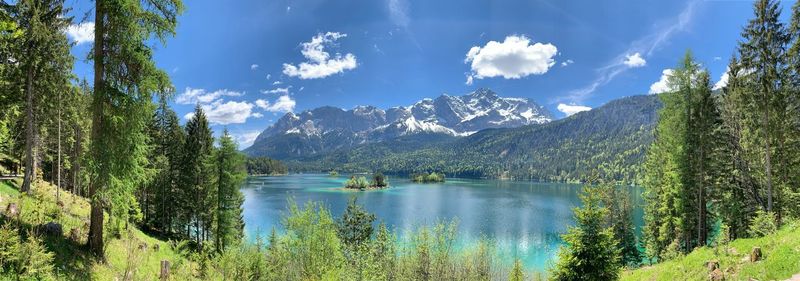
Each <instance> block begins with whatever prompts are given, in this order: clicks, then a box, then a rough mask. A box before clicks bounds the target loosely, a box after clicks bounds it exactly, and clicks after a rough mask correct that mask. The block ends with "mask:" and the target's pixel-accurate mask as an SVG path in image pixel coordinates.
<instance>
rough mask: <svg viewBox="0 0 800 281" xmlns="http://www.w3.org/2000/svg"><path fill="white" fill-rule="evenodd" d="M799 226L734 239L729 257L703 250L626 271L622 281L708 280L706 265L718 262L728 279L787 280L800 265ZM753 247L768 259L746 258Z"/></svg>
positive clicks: (789, 224)
mask: <svg viewBox="0 0 800 281" xmlns="http://www.w3.org/2000/svg"><path fill="white" fill-rule="evenodd" d="M799 226H800V225H798V223H797V222H787V223H785V224H784V226H783V227H782V228H781V229H780V230H778V231H777V232H776V233H773V234H771V235H768V236H764V237H760V238H740V239H736V240H732V241H731V242H730V244H729V246H728V250H729V254H725V253H719V252H717V251H715V250H714V249H712V248H710V247H702V248H698V249H696V250H694V251H693V252H691V253H689V254H687V255H685V256H680V257H676V258H674V259H670V260H667V261H664V262H662V263H659V264H655V265H653V266H648V267H642V268H638V269H635V270H630V271H625V272H623V273H622V275H621V276H620V277H621V278H620V279H621V280H623V281H627V280H657V281H662V280H663V281H670V280H697V281H700V280H708V273H709V272H708V267H706V262H708V261H712V260H716V261H719V265H720V270H721V271H722V272H724V273H725V280H748V279H755V280H787V279H790V278H791V277H792V276H793V275H795V274H797V264H798V263H800V255H798V249H800V227H799ZM753 247H760V248H761V251H762V253H763V256H764V257H765V258H764V259H763V260H761V261H759V262H750V260H749V259H743V257H746V255H748V254H749V253H750V252H751V251H752V250H753Z"/></svg>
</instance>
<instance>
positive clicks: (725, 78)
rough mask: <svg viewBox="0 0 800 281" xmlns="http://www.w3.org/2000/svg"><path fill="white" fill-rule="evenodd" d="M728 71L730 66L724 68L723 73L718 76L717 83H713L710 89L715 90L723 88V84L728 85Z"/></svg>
mask: <svg viewBox="0 0 800 281" xmlns="http://www.w3.org/2000/svg"><path fill="white" fill-rule="evenodd" d="M730 71H731V69H730V68H725V73H723V74H722V76H721V77H719V81H717V83H714V87H713V88H711V89H712V90H715V91H716V90H719V89H722V88H724V87H725V86H728V77H729V76H730V75H729V74H728V72H730Z"/></svg>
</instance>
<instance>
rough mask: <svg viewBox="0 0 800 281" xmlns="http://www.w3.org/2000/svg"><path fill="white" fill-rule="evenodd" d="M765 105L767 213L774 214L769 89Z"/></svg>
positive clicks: (765, 95)
mask: <svg viewBox="0 0 800 281" xmlns="http://www.w3.org/2000/svg"><path fill="white" fill-rule="evenodd" d="M765 88H767V87H765ZM764 103H765V106H764V114H763V120H762V121H761V122H762V126H764V128H763V130H764V146H765V148H766V151H764V158H765V163H764V166H765V168H766V172H767V175H766V176H767V212H772V159H771V156H772V151H771V150H770V142H771V141H770V126H769V93H768V91H767V89H764Z"/></svg>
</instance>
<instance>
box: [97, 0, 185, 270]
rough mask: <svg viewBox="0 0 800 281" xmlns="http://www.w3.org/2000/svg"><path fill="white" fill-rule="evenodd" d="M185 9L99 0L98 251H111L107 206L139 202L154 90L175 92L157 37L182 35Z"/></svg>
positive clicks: (172, 0) (116, 208)
mask: <svg viewBox="0 0 800 281" xmlns="http://www.w3.org/2000/svg"><path fill="white" fill-rule="evenodd" d="M182 10H183V5H182V4H181V1H180V0H149V1H141V0H96V1H95V7H94V20H95V24H94V27H95V29H94V48H93V50H92V55H93V57H92V60H93V62H94V87H93V89H94V95H93V99H92V131H91V145H92V146H91V147H92V149H91V151H92V163H93V165H92V167H91V168H92V171H91V172H92V182H91V183H90V187H89V197H90V199H91V215H90V226H89V239H88V244H89V248H90V249H91V251H92V253H94V255H95V256H101V257H102V256H103V247H104V242H103V211H104V209H106V208H110V209H111V210H112V214H113V215H117V216H118V217H120V218H126V217H127V213H128V211H129V210H130V209H131V208H133V206H132V203H134V202H133V201H132V200H131V199H130V198H131V197H132V196H133V189H134V188H135V187H136V186H137V185H138V184H139V183H140V182H142V176H143V175H144V169H143V166H144V165H145V163H146V161H147V159H146V152H147V150H146V148H147V147H146V145H147V135H146V134H145V127H146V126H147V123H148V121H149V120H150V118H151V117H152V110H153V106H152V96H153V95H155V94H165V93H169V92H171V91H172V90H171V89H170V87H171V83H170V82H169V77H168V76H167V74H166V73H165V72H164V71H162V70H160V69H158V68H157V67H156V65H155V63H154V62H153V58H152V57H153V50H152V48H151V44H150V43H151V42H150V40H151V39H153V38H155V39H158V40H160V41H161V42H162V43H164V41H165V40H166V38H167V36H169V35H172V34H174V33H175V27H176V24H177V16H178V15H179V14H180V13H181V12H182ZM106 202H108V204H107V203H106Z"/></svg>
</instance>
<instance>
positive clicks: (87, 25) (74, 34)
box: [67, 22, 94, 45]
mask: <svg viewBox="0 0 800 281" xmlns="http://www.w3.org/2000/svg"><path fill="white" fill-rule="evenodd" d="M67 36H69V38H72V41H73V42H75V44H78V45H80V44H83V43H91V42H94V22H83V23H79V24H71V25H69V26H68V27H67Z"/></svg>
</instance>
